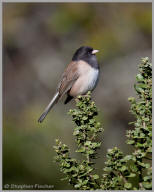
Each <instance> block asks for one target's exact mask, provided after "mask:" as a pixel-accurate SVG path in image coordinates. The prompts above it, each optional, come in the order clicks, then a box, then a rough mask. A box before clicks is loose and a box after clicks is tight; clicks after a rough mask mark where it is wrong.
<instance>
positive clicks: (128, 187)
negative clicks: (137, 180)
mask: <svg viewBox="0 0 154 192" xmlns="http://www.w3.org/2000/svg"><path fill="white" fill-rule="evenodd" d="M124 187H125V188H126V189H131V187H132V184H131V183H125V185H124Z"/></svg>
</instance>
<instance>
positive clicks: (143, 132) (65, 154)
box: [54, 57, 152, 190]
mask: <svg viewBox="0 0 154 192" xmlns="http://www.w3.org/2000/svg"><path fill="white" fill-rule="evenodd" d="M139 72H140V73H139V74H138V75H137V76H136V80H137V84H135V90H136V92H137V95H138V101H136V99H135V98H133V97H130V98H129V101H130V102H131V113H132V114H133V115H135V118H136V120H135V121H134V122H132V123H133V125H134V126H135V128H134V129H133V130H129V131H127V132H128V133H127V137H128V140H127V144H129V145H132V146H133V147H134V148H133V152H132V153H131V154H129V155H124V154H123V153H122V152H121V150H120V149H118V148H117V147H114V148H113V149H108V152H107V155H106V158H107V160H106V162H105V168H104V171H105V173H103V175H102V178H101V181H100V179H99V178H100V177H99V175H97V174H95V173H94V170H95V169H94V167H93V165H94V162H93V161H92V159H96V158H97V156H96V150H97V149H98V148H100V146H101V144H103V142H98V141H97V140H96V138H97V137H98V133H99V132H102V128H101V127H100V123H99V122H97V120H96V118H95V116H97V114H98V112H97V108H96V106H95V103H94V102H93V101H91V96H90V93H88V94H87V96H86V97H85V96H79V97H78V100H77V104H76V107H77V109H74V110H70V114H71V115H72V118H73V122H75V124H76V127H75V128H74V132H73V135H75V136H76V139H75V140H76V143H77V148H78V149H77V150H76V152H78V153H81V154H82V155H83V156H85V158H84V159H83V160H82V161H80V162H79V161H77V160H76V159H73V158H71V157H70V150H69V148H68V147H67V145H65V144H62V143H61V141H59V140H56V146H54V148H55V151H56V153H57V156H56V161H57V162H58V163H59V166H60V170H61V172H63V173H64V174H66V175H67V177H66V178H65V179H66V180H67V181H69V183H70V184H71V185H73V187H74V188H75V189H80V190H96V189H103V190H130V189H131V190H145V189H147V190H149V189H150V190H151V189H152V64H151V63H149V59H148V58H147V57H146V58H143V59H142V61H141V64H140V66H139ZM96 166H97V165H96ZM132 179H133V180H132Z"/></svg>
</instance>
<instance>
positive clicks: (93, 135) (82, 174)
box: [54, 92, 103, 190]
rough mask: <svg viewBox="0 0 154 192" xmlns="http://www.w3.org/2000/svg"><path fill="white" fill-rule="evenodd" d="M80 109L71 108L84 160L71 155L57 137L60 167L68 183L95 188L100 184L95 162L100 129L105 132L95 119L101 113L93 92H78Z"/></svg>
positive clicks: (78, 150)
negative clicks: (92, 98) (85, 93)
mask: <svg viewBox="0 0 154 192" xmlns="http://www.w3.org/2000/svg"><path fill="white" fill-rule="evenodd" d="M76 106H77V109H73V110H70V111H69V114H70V115H71V116H72V119H73V122H74V123H75V125H76V127H75V128H74V131H73V135H74V136H75V141H76V143H77V150H76V152H77V153H81V154H82V155H83V160H81V161H78V160H76V159H73V158H71V157H70V153H69V148H68V147H67V146H66V145H65V144H62V143H61V142H60V141H59V140H56V146H55V147H54V148H55V151H56V153H57V156H56V161H57V162H59V165H60V170H61V172H63V173H64V174H65V175H66V177H65V179H67V180H68V181H69V183H70V184H71V185H73V187H74V188H75V189H82V190H90V189H91V190H92V189H98V188H99V175H97V174H95V173H94V170H95V169H94V167H93V165H94V162H93V161H92V159H96V158H97V157H96V150H97V149H99V147H100V145H101V142H98V141H97V140H98V138H97V137H98V133H99V132H102V130H103V129H102V128H101V126H100V123H99V122H98V121H97V120H96V116H97V114H98V111H97V108H96V105H95V103H94V102H93V101H91V93H90V92H88V94H87V95H86V96H78V98H77V100H76Z"/></svg>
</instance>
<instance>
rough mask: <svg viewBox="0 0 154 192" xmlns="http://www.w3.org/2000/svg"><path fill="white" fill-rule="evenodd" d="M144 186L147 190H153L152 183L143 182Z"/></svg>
mask: <svg viewBox="0 0 154 192" xmlns="http://www.w3.org/2000/svg"><path fill="white" fill-rule="evenodd" d="M142 184H143V186H144V187H145V189H152V182H143V183H142Z"/></svg>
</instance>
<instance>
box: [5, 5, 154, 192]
mask: <svg viewBox="0 0 154 192" xmlns="http://www.w3.org/2000/svg"><path fill="white" fill-rule="evenodd" d="M151 5H152V4H151V3H136V4H135V3H3V184H4V185H5V184H27V185H33V184H40V185H45V184H47V185H52V186H53V187H54V188H53V189H55V190H58V189H59V190H60V189H65V190H66V189H72V188H71V186H70V185H69V184H68V183H67V181H60V179H61V178H62V177H63V174H62V173H60V171H59V167H58V165H57V164H56V163H55V162H53V158H54V156H55V152H54V150H53V146H54V144H55V139H56V138H59V139H60V140H61V141H62V142H63V143H65V144H67V145H68V146H69V147H70V149H71V155H72V156H73V157H76V158H80V157H79V156H78V154H75V153H74V151H75V149H76V144H75V141H74V137H73V136H72V132H73V127H74V125H73V123H72V122H71V117H70V116H69V115H68V114H67V112H68V110H69V109H70V108H74V107H75V105H74V104H75V103H74V101H72V102H70V103H69V104H68V105H63V102H64V99H65V98H63V99H62V100H61V101H60V102H59V103H58V104H57V105H56V106H55V107H54V108H53V110H52V111H51V112H50V113H49V114H48V116H47V118H46V119H45V121H44V122H43V123H42V124H38V122H37V120H38V118H39V116H40V115H41V113H42V112H43V110H44V108H45V107H46V105H47V104H48V103H49V101H50V99H51V98H52V96H53V94H54V92H55V90H56V87H57V83H58V81H59V79H60V77H61V74H62V72H63V70H64V68H65V67H66V65H67V64H68V63H69V62H70V60H71V58H72V55H73V53H74V51H75V50H76V49H77V48H79V47H80V46H82V45H88V46H92V47H93V48H95V49H99V50H100V52H99V53H98V54H97V57H98V60H99V64H100V68H101V73H100V80H99V83H98V86H97V87H96V89H95V90H94V92H93V94H92V98H93V100H94V101H95V102H96V105H97V106H98V108H99V117H98V119H99V121H100V122H101V123H102V124H103V128H104V133H103V134H102V135H101V136H100V140H101V141H102V147H101V149H100V150H99V151H98V153H99V158H98V159H97V160H96V161H95V162H96V167H97V168H98V170H97V172H98V173H99V174H100V175H101V174H102V169H103V166H104V161H105V156H106V151H107V149H108V148H112V147H114V146H117V147H119V148H120V149H121V150H123V152H124V153H126V154H127V153H129V152H130V151H131V148H130V146H127V145H126V143H125V141H126V136H125V134H126V130H128V129H132V128H133V127H131V126H130V125H128V123H129V122H130V121H133V116H132V115H131V114H130V113H129V108H130V104H129V102H128V97H129V96H135V91H134V83H135V76H136V74H137V70H138V68H137V66H138V64H139V63H140V59H141V57H146V56H148V57H149V58H150V61H151V59H152V58H151V53H152V52H151V49H152V6H151ZM45 189H48V188H45Z"/></svg>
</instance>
